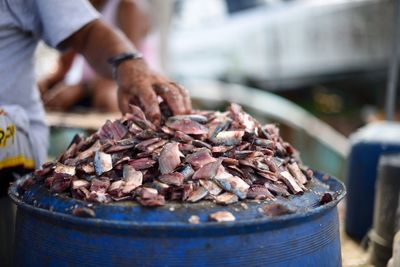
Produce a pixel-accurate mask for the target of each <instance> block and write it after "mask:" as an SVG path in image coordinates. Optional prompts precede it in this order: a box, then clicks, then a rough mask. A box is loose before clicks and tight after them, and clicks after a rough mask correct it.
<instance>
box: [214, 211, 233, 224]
mask: <svg viewBox="0 0 400 267" xmlns="http://www.w3.org/2000/svg"><path fill="white" fill-rule="evenodd" d="M209 218H210V220H211V221H216V222H233V221H235V220H236V218H235V216H233V214H232V213H230V212H229V211H217V212H214V213H211V214H210V215H209Z"/></svg>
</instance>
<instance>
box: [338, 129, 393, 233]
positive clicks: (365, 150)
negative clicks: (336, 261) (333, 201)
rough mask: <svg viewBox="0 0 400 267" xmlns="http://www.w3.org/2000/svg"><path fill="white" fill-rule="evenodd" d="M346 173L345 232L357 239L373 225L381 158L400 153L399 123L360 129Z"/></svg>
mask: <svg viewBox="0 0 400 267" xmlns="http://www.w3.org/2000/svg"><path fill="white" fill-rule="evenodd" d="M350 142H351V150H350V154H349V161H348V168H347V176H346V188H347V197H346V203H347V206H346V217H345V231H346V233H347V234H348V235H349V236H351V237H353V238H355V239H358V240H361V239H362V238H364V236H365V235H366V234H367V232H368V230H369V229H370V228H371V227H372V217H373V207H374V199H375V182H376V177H377V166H378V162H379V157H380V155H381V154H383V153H392V152H400V124H399V123H393V122H380V123H374V124H370V125H367V126H365V127H363V128H361V129H359V130H358V131H357V132H356V133H354V134H353V135H352V136H351V137H350Z"/></svg>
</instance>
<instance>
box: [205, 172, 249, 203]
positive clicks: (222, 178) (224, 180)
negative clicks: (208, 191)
mask: <svg viewBox="0 0 400 267" xmlns="http://www.w3.org/2000/svg"><path fill="white" fill-rule="evenodd" d="M213 179H214V181H215V182H216V183H218V184H219V185H220V186H221V187H222V188H223V189H225V190H226V191H229V192H232V193H234V194H235V195H237V196H238V197H239V198H240V199H245V198H246V195H247V191H248V189H249V188H250V186H249V185H248V184H247V183H246V182H245V181H243V180H242V179H240V178H239V177H237V176H233V175H232V174H230V173H229V172H227V171H226V170H225V168H224V167H223V166H220V167H219V169H218V172H217V175H215V176H214V178H213Z"/></svg>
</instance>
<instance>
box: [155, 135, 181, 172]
mask: <svg viewBox="0 0 400 267" xmlns="http://www.w3.org/2000/svg"><path fill="white" fill-rule="evenodd" d="M181 155H182V153H181V152H180V151H179V145H178V143H176V142H173V143H167V144H166V145H165V146H164V147H163V149H162V150H161V153H160V157H159V159H158V165H159V168H160V172H161V174H167V173H171V172H173V171H174V170H175V168H176V167H178V166H179V164H181V159H180V158H181Z"/></svg>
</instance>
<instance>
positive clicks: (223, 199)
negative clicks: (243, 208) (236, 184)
mask: <svg viewBox="0 0 400 267" xmlns="http://www.w3.org/2000/svg"><path fill="white" fill-rule="evenodd" d="M215 201H216V202H217V204H220V205H229V204H233V203H236V202H238V201H239V198H238V196H237V195H235V194H233V193H230V192H225V193H223V194H221V195H218V196H217V197H215Z"/></svg>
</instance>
